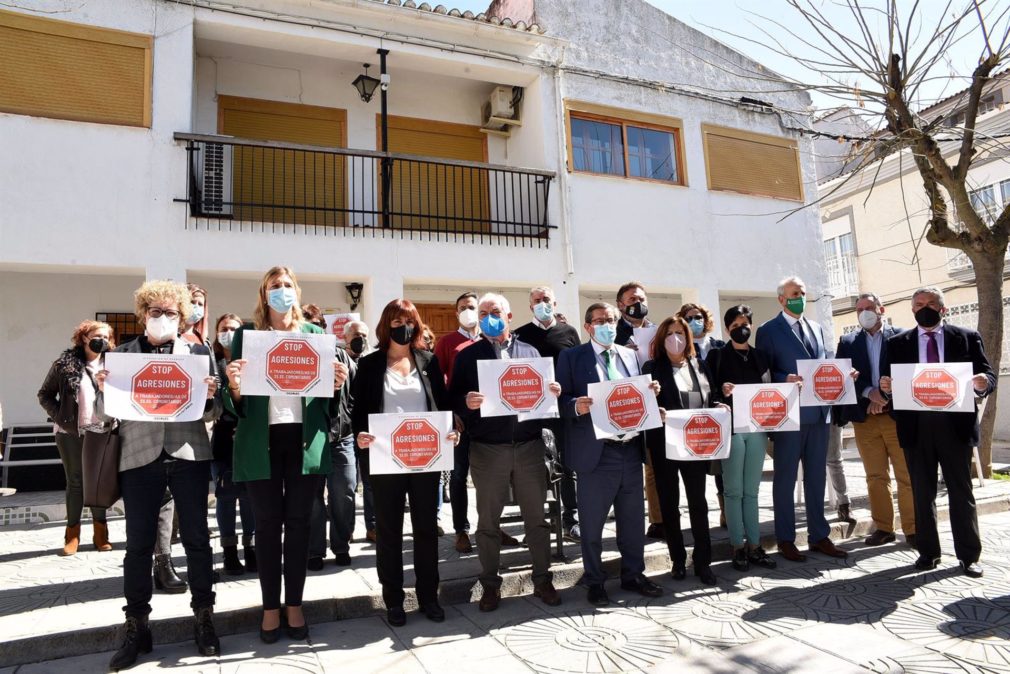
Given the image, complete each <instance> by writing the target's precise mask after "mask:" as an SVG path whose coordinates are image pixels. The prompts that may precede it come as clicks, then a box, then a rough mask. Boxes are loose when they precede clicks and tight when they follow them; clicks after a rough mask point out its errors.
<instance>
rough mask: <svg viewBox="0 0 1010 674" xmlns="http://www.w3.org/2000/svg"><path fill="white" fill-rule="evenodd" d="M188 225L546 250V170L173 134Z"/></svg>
mask: <svg viewBox="0 0 1010 674" xmlns="http://www.w3.org/2000/svg"><path fill="white" fill-rule="evenodd" d="M175 139H176V141H177V142H180V143H182V144H184V145H185V148H186V152H187V155H188V158H189V161H188V164H187V166H188V170H187V187H186V198H185V199H181V198H180V199H176V201H179V202H185V203H188V204H189V217H188V218H187V225H186V226H187V228H189V227H193V228H196V229H201V228H203V229H213V230H217V231H237V232H243V231H250V232H272V233H280V234H315V235H323V236H325V235H330V234H334V235H336V234H338V233H339V234H343V235H344V236H355V237H356V236H362V237H373V238H374V237H383V238H400V239H417V240H429V241H446V242H461V243H479V244H485V243H490V244H503V245H506V246H517V247H524V248H525V247H531V248H532V247H536V248H546V247H548V245H549V243H550V231H551V230H552V229H555V228H556V227H555V226H554V225H551V224H550V223H549V222H548V198H549V196H550V186H551V181H552V180H553V179H554V177H555V174H554V172H552V171H542V170H537V169H524V168H516V167H511V166H502V165H497V164H485V163H478V162H468V161H455V160H448V159H434V158H431V157H422V156H415V155H407V154H396V153H383V152H373V151H370V150H349V149H343V148H333V147H321V146H314V145H298V144H293V143H281V142H272V141H259V140H247V139H242V138H235V137H232V136H217V135H201V134H190V133H176V134H175Z"/></svg>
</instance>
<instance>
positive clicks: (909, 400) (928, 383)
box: [891, 363, 975, 412]
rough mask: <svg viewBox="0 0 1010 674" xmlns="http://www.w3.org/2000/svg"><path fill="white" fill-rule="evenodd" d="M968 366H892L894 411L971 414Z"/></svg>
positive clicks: (965, 364)
mask: <svg viewBox="0 0 1010 674" xmlns="http://www.w3.org/2000/svg"><path fill="white" fill-rule="evenodd" d="M971 378H972V365H971V363H906V364H894V365H891V396H892V399H893V401H894V409H896V410H915V411H917V412H974V411H975V391H974V386H973V385H972V383H971Z"/></svg>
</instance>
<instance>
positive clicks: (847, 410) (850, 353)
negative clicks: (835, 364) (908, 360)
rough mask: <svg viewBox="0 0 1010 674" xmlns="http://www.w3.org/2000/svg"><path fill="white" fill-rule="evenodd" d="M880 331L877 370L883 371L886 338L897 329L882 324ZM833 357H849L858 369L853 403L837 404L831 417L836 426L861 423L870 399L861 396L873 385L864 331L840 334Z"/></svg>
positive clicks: (864, 419)
mask: <svg viewBox="0 0 1010 674" xmlns="http://www.w3.org/2000/svg"><path fill="white" fill-rule="evenodd" d="M880 329H881V331H882V332H883V335H884V341H883V343H882V344H881V345H880V361H879V362H878V364H877V365H878V369H877V372H880V373H883V371H884V363H886V362H887V340H889V339H890V338H891V337H894V336H895V335H896V334H898V331H897V330H895V329H894V328H892V327H889V326H886V325H885V326H882V327H881V328H880ZM835 358H849V359H851V360H852V367H853V368H855V369H856V370H858V371H859V377H858V378H857V379H856V397H857V402H856V404H855V405H839V406H837V407H835V408H834V410H832V412H831V418H832V419H833V420H834V422H835V424H837V425H838V426H844V425H845V424H847V423H848V422H850V421H855V422H856V423H861V422H863V421H866V408H867V407H869V406H870V399H869V398H864V397H863V391H865V390H866V387H867V386H873V370H872V368H871V364H870V354H869V353H868V352H867V351H866V331H865V330H859V331H858V332H853V333H850V334H848V335H842V338H841V339H839V340H838V350H837V351H836V352H835Z"/></svg>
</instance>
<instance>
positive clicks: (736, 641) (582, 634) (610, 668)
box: [0, 512, 1010, 674]
mask: <svg viewBox="0 0 1010 674" xmlns="http://www.w3.org/2000/svg"><path fill="white" fill-rule="evenodd" d="M981 525H982V530H983V532H984V538H985V541H984V545H985V549H986V553H985V554H984V555H983V560H982V561H983V563H984V564H985V565H986V575H985V578H984V579H980V580H972V579H970V578H967V577H965V576H963V575H961V573H960V572H959V571H958V570H957V568H956V567H955V566H952V564H953V558H952V556H951V555H952V550H951V549H950V538H949V532H944V534H943V537H944V543H945V549H944V554H945V557H944V559H945V564H944V565H943V566H942V567H941V568H940V569H938V570H936V571H933V572H927V573H917V572H915V571H914V570H913V569H912V568H911V563H912V561H913V560H914V558H915V554H914V553H913V552H912V551H910V550H909V549H908V548H906V547H905V546H903V545H901V544H896V545H888V546H883V547H881V548H867V547H865V546H863V545H861V544H859V543H858V542H852V543H848V544H846V545H845V546H844V547H846V548H848V549H849V550H850V552H851V554H850V556H849V558H848V559H846V560H834V559H829V558H825V557H823V556H821V555H812V556H811V557H810V559H809V560H808V561H807V562H806V563H803V564H791V563H788V562H785V561H784V560H783V561H782V562H781V564H780V567H779V568H778V569H777V570H775V571H763V570H762V571H759V572H753V573H748V574H741V573H738V572H735V571H733V570H732V569H730V568H729V567H728V565H719V567H718V574H719V577H720V582H719V586H718V587H713V588H710V587H705V586H702V585H700V584H699V583H697V582H696V581H694V580H693V579H688V580H685V581H679V582H678V581H674V580H673V579H672V578H671V577H670V575H669V574H668V573H661V574H656V575H655V580H656V581H657V582H659V583H661V584H662V585H663V586H664V588H665V590H666V594H665V595H664V596H663V597H661V598H659V599H653V600H644V599H642V598H641V597H639V596H638V595H634V594H630V593H628V592H624V591H622V590H620V589H619V588H618V587H617V583H616V582H612V583H610V584H609V592H610V596H611V600H612V602H613V603H612V604H611V606H610V607H607V608H604V609H595V610H594V609H593V608H592V607H590V606H589V605H588V604H587V603H586V601H585V592H584V591H583V590H582V589H581V588H571V589H568V590H565V591H563V592H562V596H563V599H564V602H563V603H562V605H561V606H558V607H554V608H551V607H547V606H545V605H544V604H542V603H540V602H539V601H536V600H534V599H532V598H530V597H528V596H527V597H517V598H510V599H505V600H504V601H503V602H502V605H501V607H500V608H499V610H498V611H495V612H493V613H481V612H480V611H478V610H477V607H476V605H475V604H473V603H467V604H458V605H455V606H449V607H447V610H446V612H447V620H446V621H445V622H444V623H442V624H435V623H431V622H429V621H428V620H426V619H424V618H423V617H421V616H419V615H418V614H416V613H411V614H408V623H407V625H406V626H405V627H402V628H390V627H389V626H387V625H386V623H385V622H384V621H383V620H382V619H380V618H378V617H374V616H373V617H365V618H357V619H352V620H340V621H335V622H326V623H316V624H313V625H312V627H311V637H310V640H309V642H291V641H288V640H286V639H282V640H281V641H280V642H278V643H276V644H273V645H270V646H267V645H264V644H262V643H261V642H260V641H259V640H258V638H257V635H256V634H255V633H253V632H249V633H244V634H237V635H234V636H228V637H224V638H223V639H222V649H223V653H224V654H223V655H222V656H221V657H219V658H200V657H199V656H197V655H196V653H195V647H194V646H193V644H192V642H191V641H187V642H185V643H179V644H171V645H159V646H156V647H155V650H154V652H153V653H152V654H151V655H148V656H142V659H141V661H140V663H139V664H138V665H137V666H136V667H135V668H134V669H132V670H130V671H135V672H155V671H161V670H163V669H165V668H171V669H172V670H173V671H175V672H179V674H187V673H195V672H202V673H217V672H220V673H222V674H223V673H229V674H231V673H246V672H271V673H274V672H302V673H305V672H320V673H322V672H354V673H355V674H369V673H372V672H374V673H376V674H380V673H382V674H386V673H390V672H395V673H397V674H399V673H403V674H414V673H416V674H427V673H432V674H436V673H437V674H444V673H445V672H452V671H458V672H472V671H484V672H488V673H491V672H494V673H499V672H501V673H505V674H507V673H510V672H523V673H526V674H529V673H530V672H537V673H542V674H563V673H569V672H570V673H582V672H593V673H602V672H656V673H657V674H658V673H663V674H690V673H692V672H698V673H700V672H705V673H708V674H716V673H718V674H736V673H740V672H762V673H764V672H768V673H771V672H781V673H785V672H788V673H790V674H802V673H806V672H812V673H815V674H834V673H840V672H866V671H873V672H918V673H924V674H925V673H930V674H949V673H951V672H960V673H964V674H967V673H973V674H983V673H990V674H991V673H995V672H1010V573H1008V569H1007V556H1008V555H1010V513H1006V512H1004V513H1000V514H993V515H988V516H985V517H983V518H982V521H981ZM110 657H111V653H100V654H95V655H88V656H83V657H77V658H69V659H63V660H55V661H49V662H41V663H37V664H34V665H25V666H22V667H19V668H10V669H6V670H0V674H14V672H17V674H40V673H46V674H49V673H55V672H61V673H62V672H100V671H105V667H106V666H107V663H108V660H109V658H110Z"/></svg>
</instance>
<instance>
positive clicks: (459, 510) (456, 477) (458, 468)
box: [438, 433, 470, 534]
mask: <svg viewBox="0 0 1010 674" xmlns="http://www.w3.org/2000/svg"><path fill="white" fill-rule="evenodd" d="M469 472H470V434H469V433H463V434H461V435H460V438H459V444H458V445H456V450H455V452H454V453H453V466H452V475H451V476H450V477H449V504H450V505H451V506H452V529H453V531H455V532H456V533H457V534H465V533H469V532H470V520H469V518H467V516H466V511H467V508H469V506H470V504H469V500H470V499H469V495H468V493H467V490H466V478H467V474H468V473H469ZM438 498H439V508H441V505H442V502H441V499H442V490H441V489H439V497H438Z"/></svg>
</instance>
